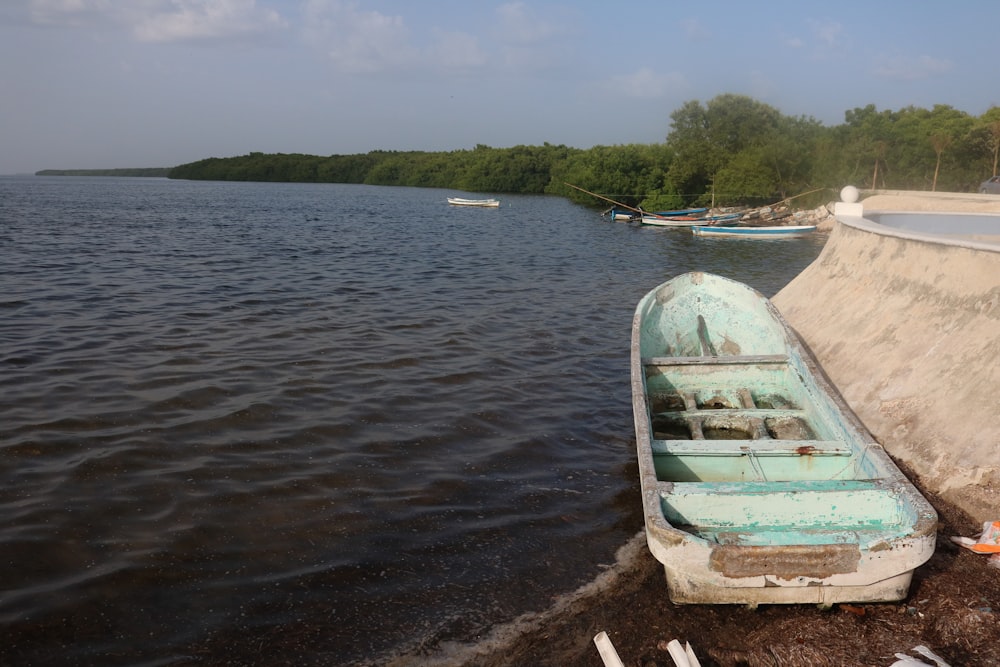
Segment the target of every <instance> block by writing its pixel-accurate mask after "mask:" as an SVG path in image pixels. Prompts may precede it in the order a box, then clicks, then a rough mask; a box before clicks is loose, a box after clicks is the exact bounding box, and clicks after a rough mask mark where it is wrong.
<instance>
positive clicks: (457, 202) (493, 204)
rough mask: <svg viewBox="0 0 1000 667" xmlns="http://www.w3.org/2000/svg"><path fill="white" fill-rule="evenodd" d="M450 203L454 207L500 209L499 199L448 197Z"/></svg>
mask: <svg viewBox="0 0 1000 667" xmlns="http://www.w3.org/2000/svg"><path fill="white" fill-rule="evenodd" d="M448 203H449V204H451V205H452V206H478V207H480V208H498V207H499V206H500V200H499V199H463V198H462V197H448Z"/></svg>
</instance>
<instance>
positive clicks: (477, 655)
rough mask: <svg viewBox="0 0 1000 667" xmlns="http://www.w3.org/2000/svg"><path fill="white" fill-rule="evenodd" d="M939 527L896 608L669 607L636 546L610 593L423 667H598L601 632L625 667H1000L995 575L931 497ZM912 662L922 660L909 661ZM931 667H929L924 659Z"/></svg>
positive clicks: (958, 519)
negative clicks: (686, 655)
mask: <svg viewBox="0 0 1000 667" xmlns="http://www.w3.org/2000/svg"><path fill="white" fill-rule="evenodd" d="M925 495H927V497H928V498H929V499H930V500H931V502H932V504H934V506H935V508H936V509H937V510H938V513H939V517H940V524H939V532H938V542H937V545H938V546H937V549H936V551H935V554H934V556H933V557H932V558H931V560H930V561H928V562H927V563H926V564H924V565H923V566H921V567H920V568H919V569H918V570H917V571H916V573H915V575H914V580H913V583H912V585H911V587H910V594H909V596H908V597H907V599H906V600H904V601H902V602H895V603H882V604H860V605H847V604H841V605H835V606H834V607H833V608H832V609H829V610H823V609H820V608H818V607H816V606H812V605H769V606H761V607H759V608H758V609H756V610H751V609H748V608H746V607H743V606H732V605H684V606H679V605H674V604H672V603H671V602H670V601H669V600H668V598H667V595H666V583H665V581H664V578H663V570H662V568H661V566H660V564H659V563H658V562H656V561H655V560H654V559H653V557H652V556H651V555H649V552H648V551H646V549H645V542H644V540H643V539H642V538H641V537H640V538H637V539H636V540H633V542H634V543H635V545H633V547H634V548H635V549H636V553H635V555H634V557H632V558H631V559H629V560H630V561H631V562H630V563H628V564H627V565H626V566H624V567H620V569H621V571H620V572H617V573H615V574H614V575H612V576H609V578H608V581H606V582H602V583H599V584H597V585H595V586H593V590H592V591H588V592H586V593H585V594H583V595H581V596H577V597H574V598H573V600H572V601H571V602H569V603H567V604H565V605H558V604H557V605H556V606H555V607H554V608H553V609H552V610H550V611H549V612H546V613H545V614H542V615H539V616H537V617H536V618H534V619H532V621H531V623H529V624H528V625H529V629H528V631H527V632H524V628H523V627H521V628H520V629H519V630H518V631H517V633H516V634H513V635H511V636H507V637H504V636H503V633H500V635H498V636H497V637H495V638H494V641H492V642H487V644H489V646H488V647H485V646H480V648H479V650H476V651H474V652H472V653H469V652H466V653H465V654H464V655H461V653H462V652H461V651H459V652H458V654H455V655H452V657H451V658H450V659H447V658H443V656H438V657H439V658H442V659H441V660H440V661H438V660H435V659H434V658H433V657H432V656H424V657H425V659H428V658H429V659H430V660H429V662H428V663H424V664H430V663H436V664H439V665H445V664H447V665H469V666H472V665H476V666H478V667H522V666H524V667H528V666H532V667H547V666H551V667H565V666H580V667H590V666H593V667H602V665H603V661H602V660H601V658H600V656H599V654H598V652H597V649H596V647H595V645H594V643H593V637H594V635H596V634H597V633H598V632H600V631H602V630H603V631H606V632H607V633H608V636H609V637H610V638H611V641H612V642H613V644H614V646H615V648H616V650H617V652H618V654H619V656H620V657H621V659H622V662H623V663H624V664H625V665H626V666H627V667H672V666H673V665H674V662H673V661H672V659H671V658H670V656H669V654H668V653H667V650H666V645H667V643H668V642H669V641H670V640H672V639H678V640H680V641H681V643H684V642H689V643H690V644H691V647H692V648H693V649H694V652H695V654H696V655H697V657H698V660H699V661H700V663H701V665H702V667H716V666H718V667H729V666H735V665H750V666H751V667H765V666H766V667H778V666H786V665H787V666H792V665H802V666H807V665H808V666H810V667H826V666H829V667H834V666H836V667H842V666H850V665H858V666H865V667H867V666H872V667H888V666H889V665H892V664H893V663H894V662H895V661H896V660H897V658H896V657H895V654H896V653H908V652H910V651H911V649H912V648H913V647H915V646H918V645H923V646H926V647H927V648H929V649H930V650H931V651H933V652H934V653H935V654H937V655H938V656H940V657H941V658H943V659H944V660H945V661H947V663H948V664H949V665H951V667H959V666H979V665H982V666H988V665H1000V569H997V568H994V567H990V566H988V565H987V561H988V557H987V556H983V555H979V554H975V553H973V552H971V551H968V550H966V549H963V548H961V547H959V546H957V545H955V544H954V543H952V542H951V540H950V537H951V536H953V535H964V536H969V537H975V536H977V535H978V534H979V532H980V530H981V525H975V524H974V523H973V522H972V521H971V520H970V518H969V517H968V516H966V515H964V514H962V513H961V512H960V511H959V510H956V509H954V508H950V507H947V506H944V505H942V504H941V502H940V501H939V500H938V499H936V498H935V497H934V496H933V495H932V494H929V493H927V492H926V491H925ZM910 655H912V656H914V657H918V658H919V657H920V656H919V655H918V654H915V653H910ZM924 661H925V662H928V663H930V662H931V661H930V660H928V659H926V658H924Z"/></svg>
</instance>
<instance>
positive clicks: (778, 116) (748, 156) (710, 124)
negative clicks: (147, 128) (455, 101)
mask: <svg viewBox="0 0 1000 667" xmlns="http://www.w3.org/2000/svg"><path fill="white" fill-rule="evenodd" d="M844 116H845V122H844V123H843V124H841V125H837V126H833V127H829V126H825V125H823V124H822V123H820V122H818V121H816V120H814V119H813V118H811V117H804V116H798V117H793V116H786V115H784V114H782V113H781V112H780V111H779V110H778V109H776V108H774V107H772V106H770V105H767V104H764V103H762V102H759V101H757V100H755V99H753V98H750V97H747V96H743V95H735V94H724V95H719V96H717V97H715V98H713V99H711V100H709V101H708V102H706V103H704V104H703V103H701V102H699V101H689V102H686V103H685V104H683V105H682V106H681V107H680V108H679V109H677V110H676V111H674V112H673V113H672V114H671V116H670V118H671V124H670V130H669V133H668V134H667V136H666V139H665V141H664V142H663V143H658V144H628V145H615V146H595V147H593V148H589V149H577V148H570V147H567V146H564V145H558V146H556V145H551V144H548V143H546V144H544V145H542V146H514V147H512V148H491V147H489V146H485V145H481V144H480V145H478V146H476V147H475V148H474V149H471V150H455V151H448V152H421V151H409V152H403V151H372V152H370V153H365V154H356V155H331V156H325V157H324V156H316V155H304V154H283V153H278V154H265V153H250V154H248V155H243V156H239V157H230V158H208V159H204V160H199V161H197V162H192V163H189V164H184V165H180V166H178V167H174V168H173V169H171V170H170V172H169V177H170V178H179V179H201V180H222V181H226V180H235V181H287V182H309V183H358V184H369V185H398V186H412V187H433V188H451V189H458V190H464V191H469V192H483V193H522V194H542V193H545V194H557V195H562V196H565V197H567V198H569V199H572V200H574V201H578V202H580V203H588V204H593V203H595V199H594V198H593V197H592V196H590V195H588V194H586V193H585V192H581V191H580V190H579V189H577V188H582V189H583V190H586V191H590V192H592V193H599V194H601V195H602V196H604V197H607V198H609V199H612V200H614V201H617V202H621V203H624V204H626V205H628V206H633V207H642V208H644V209H649V210H657V209H665V208H680V207H684V206H691V205H715V206H730V205H756V204H763V203H769V202H774V201H779V200H783V199H786V198H788V197H792V196H799V195H802V194H803V193H813V195H812V198H813V199H814V200H815V201H816V202H819V201H825V200H828V199H829V198H830V197H831V192H837V191H839V190H840V188H841V187H843V186H844V185H848V184H853V185H856V186H858V187H861V188H874V189H901V190H941V191H952V192H974V191H975V190H976V188H977V187H978V185H979V183H980V182H981V181H982V180H983V179H985V178H986V177H988V176H990V175H996V174H997V166H998V165H997V162H998V155H1000V107H997V106H994V107H992V108H990V109H989V110H988V111H987V112H985V113H984V114H983V115H982V116H978V117H976V116H972V115H970V114H968V113H966V112H964V111H960V110H958V109H955V108H953V107H951V106H948V105H943V104H942V105H935V106H934V108H933V109H923V108H919V107H913V106H910V107H906V108H904V109H900V110H898V111H891V110H883V111H879V110H877V109H876V107H875V105H872V104H870V105H868V106H866V107H863V108H855V109H851V110H849V111H847V112H845V114H844ZM568 184H572V185H574V186H577V188H574V187H571V186H570V185H568Z"/></svg>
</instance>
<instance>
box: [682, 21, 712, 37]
mask: <svg viewBox="0 0 1000 667" xmlns="http://www.w3.org/2000/svg"><path fill="white" fill-rule="evenodd" d="M681 29H682V30H683V31H684V35H685V36H686V37H687V38H688V39H693V40H702V39H707V38H709V37H711V33H710V32H709V31H708V29H707V28H705V26H704V24H703V23H702V22H701V21H699V20H698V19H684V20H683V21H681Z"/></svg>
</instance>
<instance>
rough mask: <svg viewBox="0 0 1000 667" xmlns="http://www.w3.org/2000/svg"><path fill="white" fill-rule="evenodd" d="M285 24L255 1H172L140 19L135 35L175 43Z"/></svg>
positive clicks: (280, 26) (148, 40) (262, 29)
mask: <svg viewBox="0 0 1000 667" xmlns="http://www.w3.org/2000/svg"><path fill="white" fill-rule="evenodd" d="M286 25H287V24H286V23H285V21H284V20H283V19H282V18H281V16H280V15H279V14H278V13H277V12H275V11H272V10H268V9H261V8H258V7H257V4H256V0H171V1H170V3H169V6H166V7H164V9H163V10H160V11H156V12H154V13H153V14H152V15H149V16H146V17H145V18H143V19H142V20H140V21H139V22H138V23H137V24H136V25H135V26H134V34H135V36H136V38H137V39H139V40H140V41H143V42H176V41H188V40H200V39H215V38H224V37H232V36H240V35H254V34H261V33H265V32H268V31H270V30H273V29H276V28H283V27H285V26H286Z"/></svg>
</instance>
